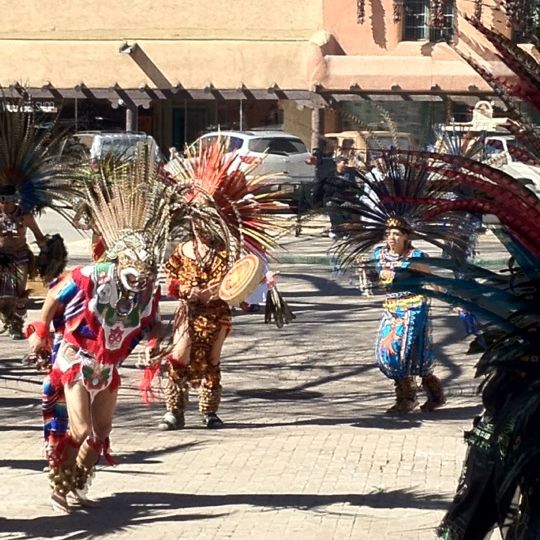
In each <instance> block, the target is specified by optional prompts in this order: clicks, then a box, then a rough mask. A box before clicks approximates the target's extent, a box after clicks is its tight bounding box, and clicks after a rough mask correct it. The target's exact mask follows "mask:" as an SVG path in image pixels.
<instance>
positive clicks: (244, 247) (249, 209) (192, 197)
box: [167, 137, 286, 259]
mask: <svg viewBox="0 0 540 540" xmlns="http://www.w3.org/2000/svg"><path fill="white" fill-rule="evenodd" d="M228 147H229V141H228V139H226V138H219V137H218V138H217V139H216V140H215V141H214V142H212V143H211V144H206V145H200V146H199V148H198V149H197V150H195V151H188V155H187V157H186V158H185V159H182V158H176V159H174V160H173V161H171V162H169V163H168V164H167V170H168V172H169V174H170V175H171V177H172V181H173V182H174V183H175V184H176V189H177V192H178V194H179V195H180V196H181V198H182V199H184V200H185V201H186V202H187V203H188V207H189V210H188V213H187V217H188V219H189V220H190V224H191V227H192V229H199V230H206V231H207V233H208V232H209V231H210V232H211V233H212V234H213V235H215V236H217V237H219V238H221V239H222V241H223V243H224V244H225V245H227V247H228V249H229V250H231V251H232V252H236V253H235V254H234V255H233V257H232V258H233V259H235V258H237V256H238V255H239V254H240V253H242V252H249V253H254V254H256V255H258V256H262V257H265V256H266V254H267V253H268V251H269V250H270V249H272V248H275V247H276V245H277V243H276V242H277V237H278V236H279V234H280V233H282V232H283V231H284V230H285V228H286V224H285V220H284V219H283V218H281V217H279V216H276V213H277V212H279V211H280V204H279V203H278V202H277V197H276V195H278V196H279V193H276V192H275V191H274V192H272V191H269V190H264V184H265V182H266V181H267V180H269V178H270V177H269V176H267V175H266V176H263V175H259V176H258V175H256V174H255V172H256V167H257V166H258V163H254V164H252V165H249V166H247V167H246V168H245V167H244V164H243V163H242V162H241V161H240V159H239V157H238V155H237V153H236V152H234V151H232V152H231V151H229V150H228ZM273 176H274V177H275V175H273ZM182 218H183V219H185V218H186V215H183V216H182Z"/></svg>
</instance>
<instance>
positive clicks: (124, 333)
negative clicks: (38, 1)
mask: <svg viewBox="0 0 540 540" xmlns="http://www.w3.org/2000/svg"><path fill="white" fill-rule="evenodd" d="M160 174H161V173H160V168H159V166H158V164H157V163H156V161H155V153H154V151H153V149H152V148H148V147H147V146H141V147H139V148H138V149H137V154H136V156H135V158H134V159H133V160H132V161H131V162H130V163H129V166H128V167H122V168H120V169H114V168H113V169H112V170H111V171H110V178H103V180H102V181H101V182H96V183H94V184H93V189H92V190H88V192H87V197H86V200H87V203H88V205H89V207H90V208H91V211H92V216H93V218H94V220H95V224H96V227H97V228H98V230H99V232H100V233H101V234H102V235H103V238H104V241H105V243H106V245H107V246H108V250H107V256H106V261H105V262H102V263H97V264H93V265H90V266H82V267H77V268H75V269H73V270H72V272H71V273H70V275H69V276H67V277H66V279H64V280H63V281H62V282H60V283H59V284H58V285H57V286H56V287H54V288H52V289H51V290H50V291H49V294H48V295H47V298H46V300H45V303H44V305H43V309H42V311H41V315H40V318H39V320H38V321H36V322H34V323H32V324H31V325H29V327H28V334H29V342H30V348H31V350H32V351H33V352H34V353H39V352H40V351H42V350H43V349H46V348H47V346H48V343H47V341H48V339H49V325H50V323H51V322H52V321H53V318H55V317H56V316H58V315H59V314H60V317H61V320H62V325H63V326H64V328H63V333H62V336H61V341H60V343H59V345H58V351H57V354H56V360H55V362H54V364H53V369H52V371H51V382H52V384H53V385H54V386H57V387H58V386H63V391H64V395H65V400H66V404H67V410H68V417H69V432H68V434H67V435H66V436H65V437H63V438H62V440H61V441H57V442H56V444H55V446H54V448H53V449H52V451H51V452H49V455H48V457H49V470H50V473H49V474H50V482H51V487H52V490H53V492H52V503H53V506H54V507H55V508H56V509H59V510H62V511H64V512H69V510H70V508H69V506H68V502H67V498H66V497H67V495H68V494H69V493H73V494H74V495H75V496H76V497H77V498H78V499H79V500H80V501H82V502H83V503H86V502H87V500H86V498H85V490H86V488H87V486H88V482H89V479H90V478H91V476H92V474H93V470H94V467H95V465H96V463H97V461H98V460H99V458H100V456H101V455H103V456H104V458H105V459H106V461H107V462H109V463H111V462H112V458H111V456H110V447H109V433H110V431H111V427H112V417H113V412H114V408H115V404H116V398H117V393H118V387H119V385H120V376H119V374H118V367H119V365H120V364H121V363H122V362H123V361H124V360H125V358H126V357H127V356H128V355H129V354H130V352H131V351H132V349H133V348H134V347H135V346H136V345H137V343H138V342H139V341H140V340H141V339H142V338H143V337H146V338H148V345H147V354H148V355H152V354H153V353H154V352H156V350H157V348H158V346H159V338H160V333H161V330H160V328H161V327H160V318H159V309H158V302H159V296H160V295H159V286H158V284H157V283H156V278H157V268H158V265H159V263H160V261H161V259H162V257H163V254H164V250H165V246H166V242H167V237H168V232H169V202H170V201H169V199H168V197H167V186H166V185H165V184H164V183H163V182H162V180H161V178H160Z"/></svg>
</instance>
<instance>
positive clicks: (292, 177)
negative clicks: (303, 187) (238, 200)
mask: <svg viewBox="0 0 540 540" xmlns="http://www.w3.org/2000/svg"><path fill="white" fill-rule="evenodd" d="M218 138H221V139H222V140H226V141H227V144H228V150H229V151H230V152H235V153H236V159H238V160H239V161H240V169H241V170H242V169H248V168H249V167H251V166H253V164H254V163H258V164H259V165H258V166H257V167H256V168H255V169H253V173H254V174H257V175H274V174H275V175H276V176H275V178H272V177H271V176H270V178H269V181H272V182H274V181H275V182H276V183H281V184H284V185H286V184H289V183H290V184H297V183H305V182H312V181H313V180H314V179H315V162H316V160H315V158H314V157H313V156H312V155H311V154H310V153H309V152H308V150H307V148H306V145H305V144H304V143H303V142H302V140H301V139H299V138H298V137H296V136H295V135H292V134H290V133H286V132H284V131H262V130H261V131H257V130H252V131H219V132H218V131H213V132H210V133H206V134H204V135H202V136H201V137H199V138H198V139H197V140H196V141H195V143H194V146H195V148H196V149H198V147H199V145H206V144H212V143H214V142H215V141H216V140H217V139H218ZM232 166H233V167H234V168H236V167H237V166H238V163H237V162H234V163H233V165H232Z"/></svg>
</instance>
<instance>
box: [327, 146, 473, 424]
mask: <svg viewBox="0 0 540 540" xmlns="http://www.w3.org/2000/svg"><path fill="white" fill-rule="evenodd" d="M380 162H381V168H382V170H383V171H384V176H383V178H382V179H376V178H374V177H373V176H372V175H370V174H365V173H362V172H361V171H358V175H359V176H360V178H361V179H362V181H363V182H364V184H365V185H366V186H367V189H366V190H364V191H363V192H360V193H359V194H358V196H357V197H356V198H353V197H350V196H349V197H347V199H346V200H345V201H343V202H342V207H346V210H347V212H349V213H350V215H351V216H352V219H351V221H350V222H349V223H347V224H345V225H344V226H343V232H346V233H347V236H346V238H345V240H343V241H342V242H341V243H340V244H338V245H337V247H336V252H337V256H338V259H339V260H340V261H341V264H342V265H352V264H355V263H356V261H358V260H359V258H360V257H362V256H363V254H364V253H365V252H366V251H367V250H369V249H371V248H373V247H374V246H377V247H376V248H375V251H374V255H373V259H374V263H373V266H372V265H371V264H369V263H364V265H365V266H367V267H370V268H371V269H372V270H373V272H372V273H376V274H377V277H378V281H379V284H380V286H381V287H382V288H383V289H384V290H385V292H386V300H385V302H384V308H383V314H382V318H381V322H380V325H379V330H378V333H377V340H376V344H375V355H376V360H377V365H378V366H379V368H380V370H381V371H382V373H383V374H384V375H385V376H386V377H387V378H389V379H391V380H393V381H394V386H395V394H396V401H395V403H394V405H393V406H392V407H391V408H390V409H389V410H388V412H390V413H394V412H397V413H406V412H410V411H412V410H413V409H415V408H416V407H417V405H418V400H417V396H416V392H417V388H416V380H415V378H416V377H417V376H419V377H421V379H422V386H423V388H424V390H425V392H426V395H427V400H426V402H425V403H424V404H423V405H422V407H421V408H422V410H423V411H432V410H434V409H436V408H438V407H441V406H442V405H443V404H444V403H445V401H446V398H445V395H444V392H443V390H442V387H441V384H440V381H439V379H438V377H436V376H435V374H434V358H433V353H432V345H431V331H430V316H429V310H430V304H429V299H428V298H427V297H426V296H425V295H422V294H416V293H414V292H412V291H407V290H405V291H400V292H393V291H392V290H391V286H392V284H393V282H394V281H395V280H396V279H400V276H401V273H402V272H408V273H411V272H418V271H426V268H427V267H426V265H425V257H426V254H425V253H424V252H423V251H421V250H420V249H418V248H415V247H414V246H413V244H412V241H413V240H414V239H415V238H416V239H421V240H424V241H427V242H429V243H431V244H432V245H434V246H437V247H439V248H441V249H444V248H445V246H447V245H448V244H449V243H452V244H453V245H455V246H457V247H459V248H460V249H462V250H463V249H464V247H465V242H464V238H463V234H462V233H461V232H460V223H459V220H458V219H457V217H455V216H449V217H448V216H445V217H444V219H443V218H439V217H438V216H435V217H431V216H430V215H429V211H430V206H429V205H423V206H422V205H418V204H415V202H414V201H416V199H418V198H427V199H429V200H433V204H435V203H437V202H440V201H447V200H448V195H449V192H448V188H447V186H446V185H445V184H444V183H441V182H440V181H439V176H438V172H437V168H436V167H435V168H433V169H430V168H429V167H426V165H425V163H424V160H423V159H419V158H417V157H415V156H414V155H408V154H406V153H402V154H400V153H396V152H390V153H385V154H383V155H382V157H381V160H380ZM381 243H382V245H381Z"/></svg>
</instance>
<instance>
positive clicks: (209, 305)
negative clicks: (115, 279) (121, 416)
mask: <svg viewBox="0 0 540 540" xmlns="http://www.w3.org/2000/svg"><path fill="white" fill-rule="evenodd" d="M182 247H183V245H182V244H181V245H179V246H178V247H177V248H176V251H175V252H174V253H173V255H172V256H171V257H170V259H169V261H168V262H167V264H166V265H165V269H166V272H167V275H168V278H169V280H170V281H169V294H170V295H171V296H173V297H174V298H178V299H179V300H180V305H179V307H178V310H177V312H176V315H175V328H181V327H182V323H183V322H187V328H188V333H189V338H190V342H191V347H190V358H189V363H188V364H187V365H185V364H184V363H182V362H180V361H179V360H180V359H178V358H174V355H170V356H169V357H168V361H169V380H168V381H167V386H166V390H165V399H166V407H167V413H169V414H167V415H166V418H165V419H164V421H165V422H166V421H167V419H168V420H169V422H171V423H174V427H182V426H183V425H184V410H185V407H186V404H187V402H188V394H189V386H191V387H193V388H198V392H199V411H200V412H201V414H202V415H203V418H204V420H205V424H206V425H208V423H209V422H210V423H214V424H217V420H216V413H217V411H218V408H219V404H220V400H221V370H220V362H219V359H216V361H214V362H212V361H211V358H210V353H211V351H212V346H213V344H214V343H215V341H216V339H217V338H218V336H220V334H222V331H223V330H225V331H226V333H227V334H228V333H229V332H230V330H231V309H230V307H229V305H228V304H227V303H226V302H224V301H223V300H220V299H217V300H211V301H209V302H201V301H190V300H189V293H190V291H191V289H192V288H193V287H196V288H198V289H206V288H208V287H211V286H213V285H215V284H218V285H219V284H220V283H221V282H222V281H223V278H224V277H225V274H226V273H227V268H228V266H227V252H226V251H220V252H217V253H216V254H215V256H214V257H213V258H212V259H211V260H209V261H207V262H206V263H204V261H200V262H199V261H195V260H194V259H192V258H190V257H187V256H186V255H184V254H183V253H182ZM171 415H172V416H171Z"/></svg>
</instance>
